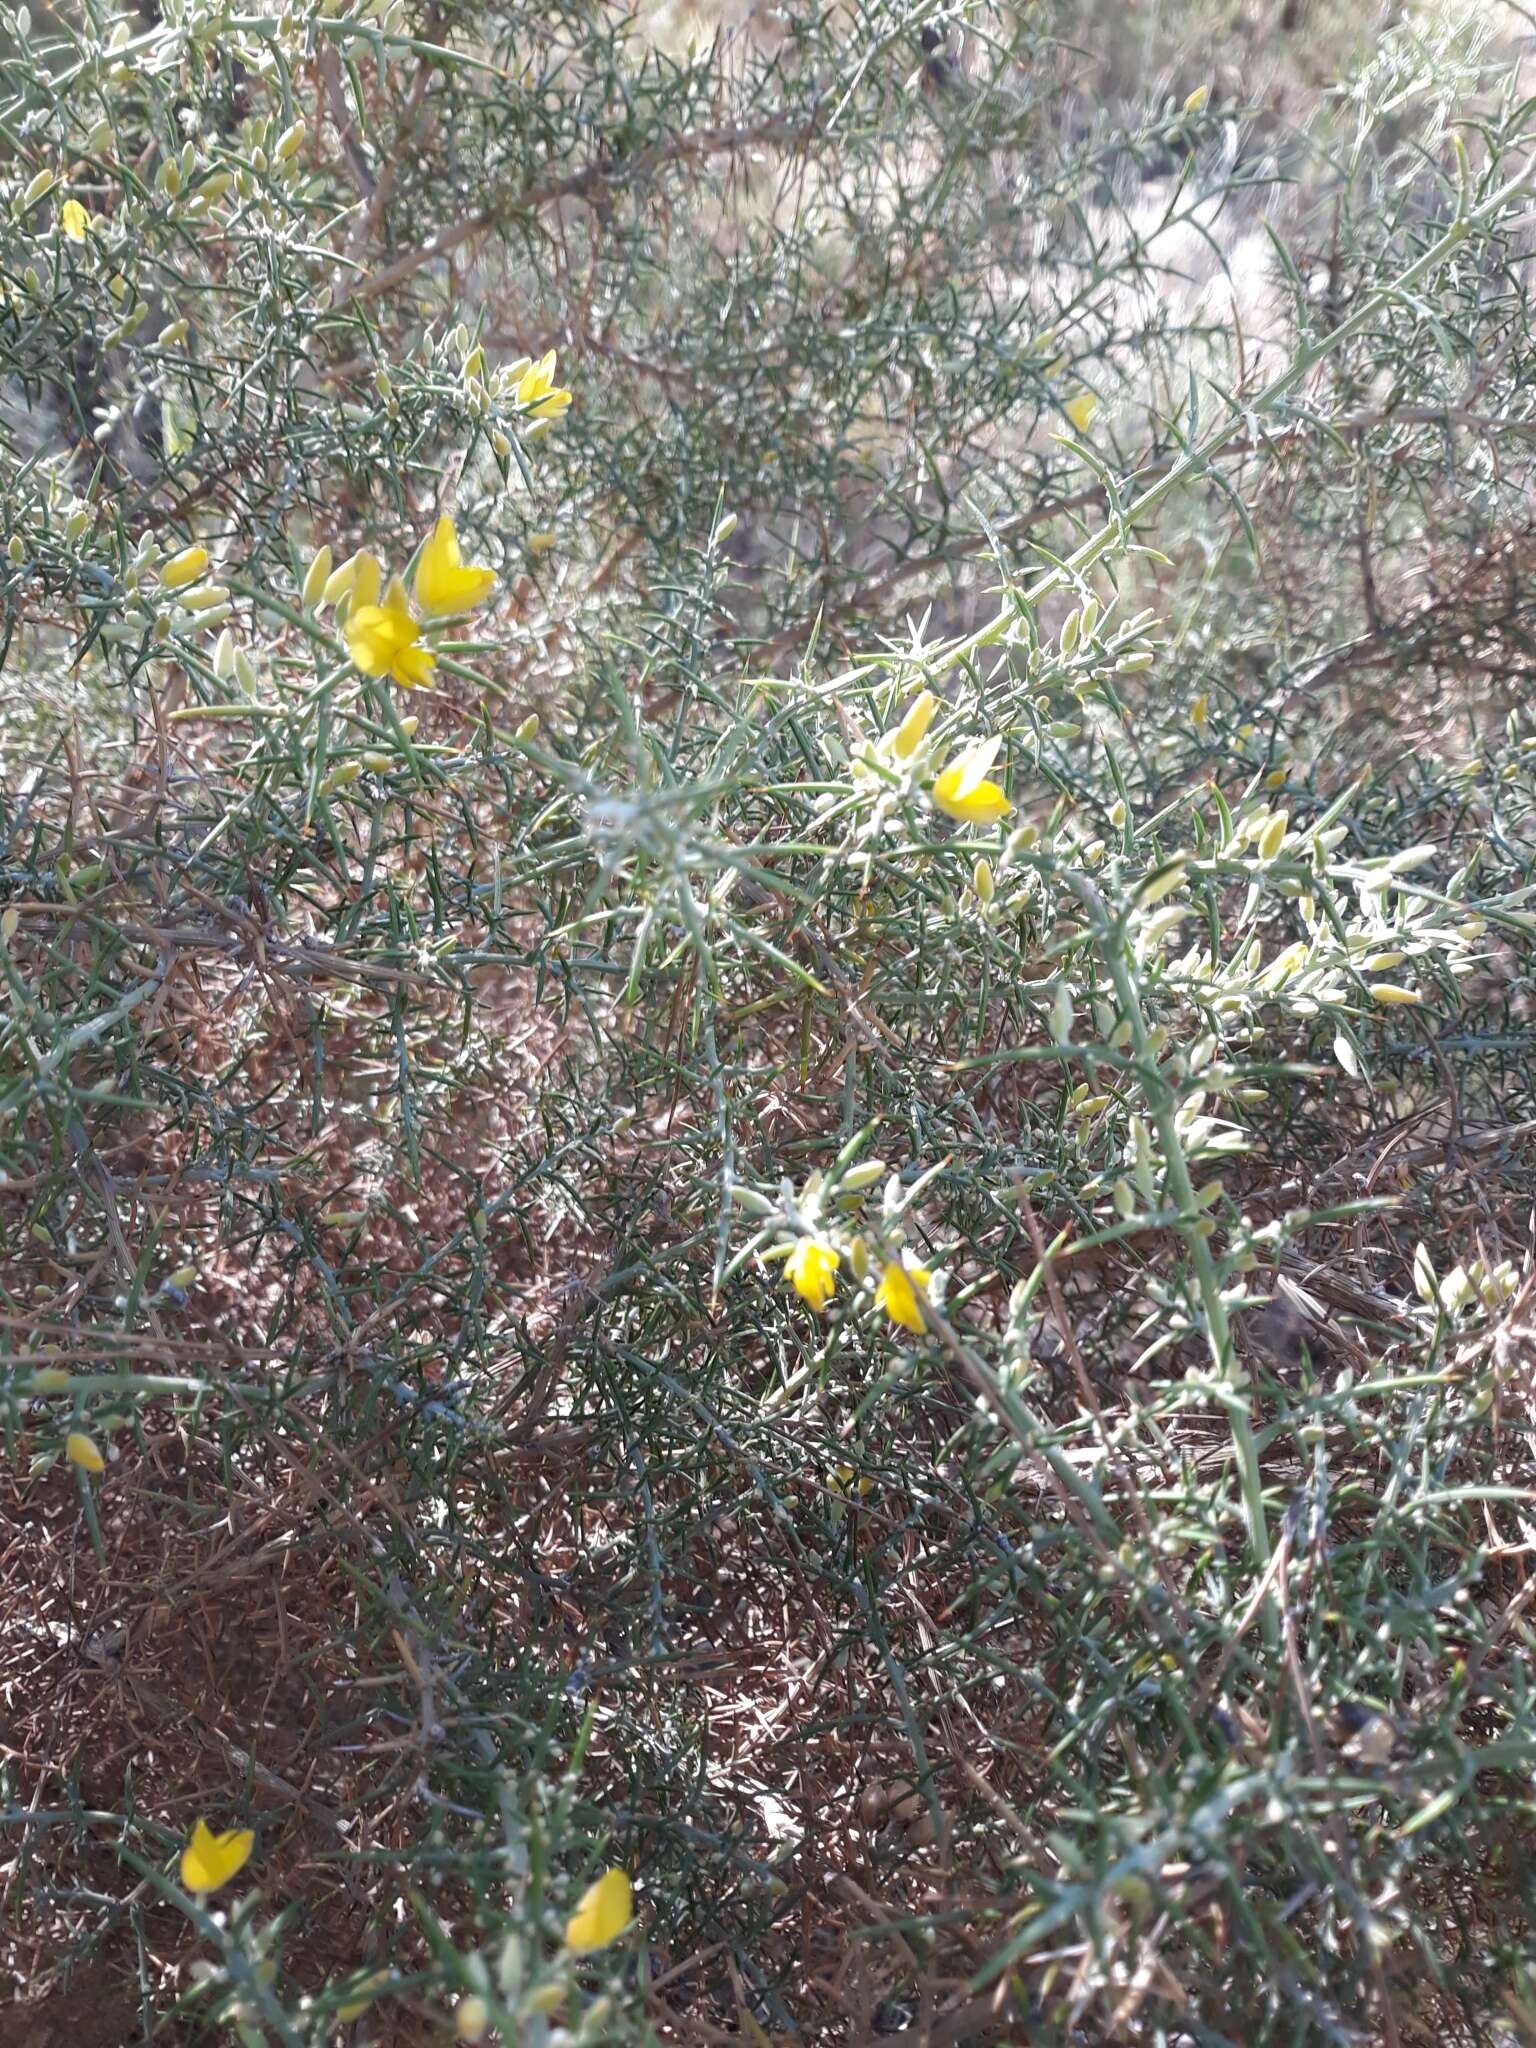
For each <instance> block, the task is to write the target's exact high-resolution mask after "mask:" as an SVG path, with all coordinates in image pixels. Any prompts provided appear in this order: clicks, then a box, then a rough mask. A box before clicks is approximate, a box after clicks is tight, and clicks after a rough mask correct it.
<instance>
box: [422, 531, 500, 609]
mask: <svg viewBox="0 0 1536 2048" xmlns="http://www.w3.org/2000/svg"><path fill="white" fill-rule="evenodd" d="M412 588H413V590H414V591H415V595H416V602H417V603H418V604H419V605H420V606H421V608H422V610H423V611H424V612H427V613H429V614H430V615H431V616H433V617H441V616H442V615H443V614H444V613H446V612H467V611H469V610H470V609H471V607H472V606H474V605H477V604H484V603H485V600H486V599H487V598H488V597H489V596H490V594H491V592H492V591H493V590H494V589H495V588H496V572H495V570H494V569H469V568H466V567H465V565H464V561H463V558H462V557H461V556H460V554H459V536H458V534H457V533H456V532H455V530H454V524H453V521H452V520H451V519H450V518H449V517H448V515H447V513H446V512H445V513H444V514H443V516H442V518H441V519H439V520H438V522H437V525H436V526H435V527H434V528H433V529H432V535H431V538H430V539H429V540H428V542H427V544H426V546H425V547H424V548H423V549H422V551H421V554H420V556H419V557H418V559H417V563H416V576H415V580H414V582H413V584H412Z"/></svg>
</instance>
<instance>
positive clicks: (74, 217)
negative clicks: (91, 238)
mask: <svg viewBox="0 0 1536 2048" xmlns="http://www.w3.org/2000/svg"><path fill="white" fill-rule="evenodd" d="M59 218H60V220H61V222H62V224H63V228H64V232H65V234H66V235H68V237H69V239H70V240H71V241H72V242H83V241H84V240H85V231H86V229H87V228H88V227H89V226H90V224H91V216H90V215H89V214H88V213H87V212H86V210H85V208H84V207H83V206H82V205H81V204H80V202H79V200H78V199H66V200H65V202H64V205H63V208H62V210H61V212H60V216H59Z"/></svg>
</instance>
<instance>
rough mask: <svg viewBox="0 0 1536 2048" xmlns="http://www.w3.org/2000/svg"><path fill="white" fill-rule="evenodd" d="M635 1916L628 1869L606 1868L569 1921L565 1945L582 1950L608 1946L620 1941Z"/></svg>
mask: <svg viewBox="0 0 1536 2048" xmlns="http://www.w3.org/2000/svg"><path fill="white" fill-rule="evenodd" d="M633 1918H634V1905H633V1901H632V1897H631V1893H630V1888H629V1875H628V1872H626V1871H623V1870H619V1869H617V1868H615V1869H613V1870H605V1871H604V1872H603V1874H602V1876H601V1877H600V1878H599V1879H598V1880H597V1882H596V1884H593V1885H588V1887H587V1889H586V1890H585V1891H584V1892H583V1893H582V1895H581V1898H580V1900H579V1902H578V1903H577V1907H576V1910H575V1912H574V1913H573V1914H572V1915H571V1917H570V1919H569V1920H568V1921H567V1922H566V1923H565V1945H566V1947H567V1948H573V1949H576V1950H577V1951H578V1952H586V1951H588V1950H590V1949H595V1948H606V1947H607V1946H608V1944H609V1942H610V1941H617V1940H618V1938H619V1936H620V1935H621V1934H622V1933H623V1932H624V1930H625V1928H626V1927H628V1925H629V1923H630V1921H631V1920H632V1919H633Z"/></svg>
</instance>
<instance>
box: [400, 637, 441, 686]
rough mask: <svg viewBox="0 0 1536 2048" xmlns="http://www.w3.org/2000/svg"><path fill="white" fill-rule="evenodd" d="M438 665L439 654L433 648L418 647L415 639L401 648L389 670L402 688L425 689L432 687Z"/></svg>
mask: <svg viewBox="0 0 1536 2048" xmlns="http://www.w3.org/2000/svg"><path fill="white" fill-rule="evenodd" d="M436 666H437V656H436V655H435V654H434V653H433V652H432V650H431V648H429V647H418V646H417V645H416V643H415V641H414V640H413V641H412V642H411V644H410V645H409V646H407V647H402V648H401V649H400V650H399V652H398V653H397V654H396V656H395V658H394V660H393V661H392V662H391V663H390V664H389V672H390V674H391V675H392V676H393V677H394V679H395V681H396V682H397V683H398V684H399V685H400V687H401V689H402V690H425V689H429V688H430V687H431V681H432V671H433V669H434V668H436Z"/></svg>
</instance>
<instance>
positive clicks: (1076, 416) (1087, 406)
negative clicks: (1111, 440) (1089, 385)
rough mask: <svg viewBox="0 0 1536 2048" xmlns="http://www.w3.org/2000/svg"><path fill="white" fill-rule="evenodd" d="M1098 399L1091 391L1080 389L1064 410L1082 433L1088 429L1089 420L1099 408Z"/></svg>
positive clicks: (1068, 401)
mask: <svg viewBox="0 0 1536 2048" xmlns="http://www.w3.org/2000/svg"><path fill="white" fill-rule="evenodd" d="M1098 403H1099V401H1098V399H1097V398H1096V397H1095V396H1094V394H1093V393H1092V392H1091V391H1079V393H1078V394H1077V396H1076V398H1069V399H1068V400H1067V403H1066V405H1065V407H1064V408H1063V410H1064V411H1065V413H1066V415H1067V418H1068V419H1069V420H1070V421H1071V422H1072V424H1073V426H1074V427H1076V429H1077V431H1078V432H1079V433H1080V434H1086V433H1087V431H1088V422H1089V421H1090V420H1091V419H1092V418H1093V415H1094V413H1095V411H1096V410H1097V408H1098Z"/></svg>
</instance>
